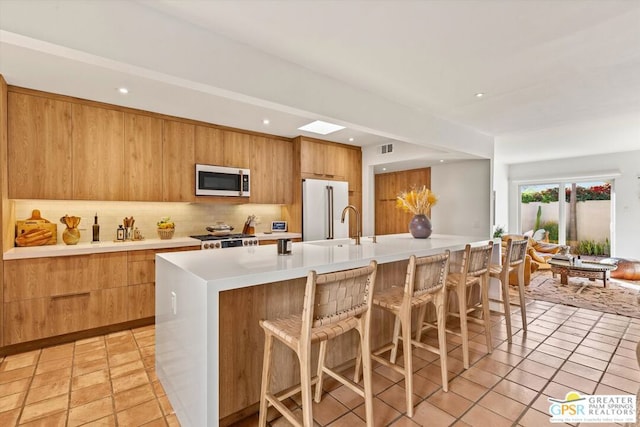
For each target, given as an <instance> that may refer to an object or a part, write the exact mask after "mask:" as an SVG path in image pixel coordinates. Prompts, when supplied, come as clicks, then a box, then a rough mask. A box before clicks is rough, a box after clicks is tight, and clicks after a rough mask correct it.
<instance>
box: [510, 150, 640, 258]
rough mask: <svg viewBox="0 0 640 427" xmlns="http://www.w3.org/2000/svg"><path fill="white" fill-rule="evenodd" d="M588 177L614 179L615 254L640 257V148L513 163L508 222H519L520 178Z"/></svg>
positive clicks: (612, 243) (612, 245)
mask: <svg viewBox="0 0 640 427" xmlns="http://www.w3.org/2000/svg"><path fill="white" fill-rule="evenodd" d="M639 142H640V138H639ZM588 177H602V178H605V177H608V178H613V179H614V186H613V191H614V195H613V203H614V220H613V233H612V240H611V252H612V256H617V257H623V258H635V259H640V178H639V177H640V151H628V152H623V153H611V154H603V155H594V156H584V157H573V158H567V159H557V160H545V161H540V162H530V163H521V164H514V165H510V166H509V182H510V188H509V195H508V200H509V202H508V210H509V222H508V224H510V225H511V224H517V222H518V217H517V215H518V212H517V204H518V192H517V185H518V182H522V181H524V182H527V181H536V180H539V181H549V180H554V179H563V178H564V179H567V180H568V179H572V178H573V179H575V178H588ZM501 201H502V202H503V203H504V200H503V199H502V198H501Z"/></svg>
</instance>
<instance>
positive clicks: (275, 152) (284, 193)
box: [250, 136, 293, 204]
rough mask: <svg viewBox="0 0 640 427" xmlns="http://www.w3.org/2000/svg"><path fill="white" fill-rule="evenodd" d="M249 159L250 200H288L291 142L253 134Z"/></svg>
mask: <svg viewBox="0 0 640 427" xmlns="http://www.w3.org/2000/svg"><path fill="white" fill-rule="evenodd" d="M251 159H252V161H251V199H250V200H251V203H268V204H288V203H291V200H292V197H293V189H292V177H293V172H292V168H293V144H291V142H289V141H282V140H279V139H271V138H264V137H258V136H256V137H253V150H252V156H251Z"/></svg>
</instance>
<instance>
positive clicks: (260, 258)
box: [158, 233, 490, 291]
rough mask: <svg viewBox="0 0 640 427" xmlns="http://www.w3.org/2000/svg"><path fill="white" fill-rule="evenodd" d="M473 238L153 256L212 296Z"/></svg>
mask: <svg viewBox="0 0 640 427" xmlns="http://www.w3.org/2000/svg"><path fill="white" fill-rule="evenodd" d="M489 240H490V239H488V238H484V239H483V238H482V237H479V236H454V235H442V234H433V235H432V236H431V237H430V238H428V239H415V238H413V237H412V236H411V235H410V234H408V233H406V234H391V235H384V236H378V237H377V243H373V241H372V239H371V238H370V237H363V238H362V240H361V245H359V246H357V245H355V244H354V240H353V239H337V240H319V241H313V242H300V243H293V244H292V251H291V255H278V254H277V247H276V246H275V245H268V246H258V247H238V248H227V249H225V250H224V251H200V252H189V253H182V252H175V253H166V254H159V255H158V256H159V257H162V258H164V259H166V260H167V261H169V262H170V263H171V264H174V265H175V266H176V267H178V268H180V269H182V270H185V271H188V272H189V273H190V274H193V275H194V276H197V277H198V278H200V279H202V280H204V281H206V282H207V283H208V285H209V286H214V287H215V288H216V290H217V291H224V290H229V289H235V288H241V287H245V286H252V285H257V284H263V283H270V282H278V281H282V280H289V279H293V278H298V277H304V276H306V275H307V273H308V272H309V270H316V271H317V272H318V273H326V272H330V271H338V270H344V269H350V268H356V267H361V266H365V265H367V264H368V263H369V261H371V260H372V259H375V260H376V261H377V262H378V263H380V264H384V263H388V262H394V261H400V260H405V259H408V258H409V257H410V256H411V255H416V256H425V255H432V254H436V253H440V252H442V251H444V250H446V249H449V250H451V251H459V250H463V249H464V247H465V245H466V244H467V243H478V244H479V243H481V242H487V241H489Z"/></svg>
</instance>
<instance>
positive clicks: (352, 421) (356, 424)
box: [329, 412, 410, 427]
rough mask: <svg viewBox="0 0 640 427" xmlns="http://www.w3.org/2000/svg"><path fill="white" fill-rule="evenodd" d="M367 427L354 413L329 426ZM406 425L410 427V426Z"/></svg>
mask: <svg viewBox="0 0 640 427" xmlns="http://www.w3.org/2000/svg"><path fill="white" fill-rule="evenodd" d="M366 425H367V423H365V422H364V420H362V419H361V418H360V417H358V416H357V415H356V414H354V413H353V412H349V413H347V414H345V415H343V416H342V417H340V418H338V419H337V420H335V421H334V422H332V423H331V424H329V427H362V426H366ZM406 425H407V426H409V425H410V424H406Z"/></svg>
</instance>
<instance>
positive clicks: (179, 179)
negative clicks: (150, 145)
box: [162, 120, 196, 202]
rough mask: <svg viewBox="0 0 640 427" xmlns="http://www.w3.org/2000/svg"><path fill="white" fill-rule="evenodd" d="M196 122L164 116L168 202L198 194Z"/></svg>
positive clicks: (164, 174) (164, 180)
mask: <svg viewBox="0 0 640 427" xmlns="http://www.w3.org/2000/svg"><path fill="white" fill-rule="evenodd" d="M194 134H195V126H194V125H192V124H187V123H181V122H174V121H171V120H164V130H163V142H162V164H163V168H162V189H163V190H162V191H163V200H164V201H167V202H193V201H195V197H196V168H195V149H194V145H195V143H194Z"/></svg>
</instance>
